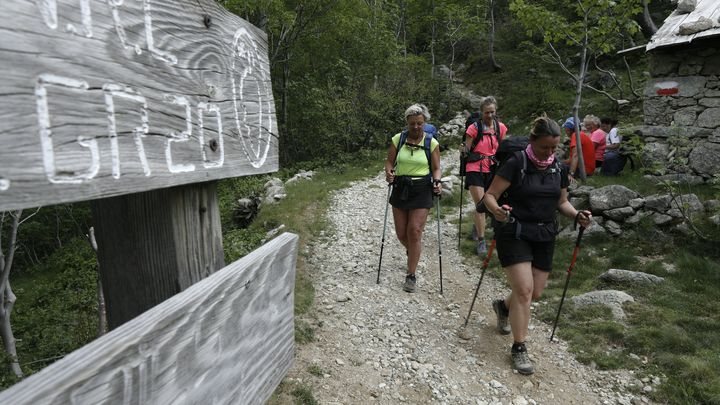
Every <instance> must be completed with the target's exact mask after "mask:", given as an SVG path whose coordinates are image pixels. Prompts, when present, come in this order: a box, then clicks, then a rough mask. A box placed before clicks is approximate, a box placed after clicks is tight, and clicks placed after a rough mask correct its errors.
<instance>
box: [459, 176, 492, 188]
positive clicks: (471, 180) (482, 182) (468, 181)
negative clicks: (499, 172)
mask: <svg viewBox="0 0 720 405" xmlns="http://www.w3.org/2000/svg"><path fill="white" fill-rule="evenodd" d="M491 182H492V174H490V173H480V172H467V173H465V190H470V186H476V187H482V188H483V189H484V190H485V191H487V189H488V188H490V183H491Z"/></svg>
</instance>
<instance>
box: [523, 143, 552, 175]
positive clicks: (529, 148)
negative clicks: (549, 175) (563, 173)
mask: <svg viewBox="0 0 720 405" xmlns="http://www.w3.org/2000/svg"><path fill="white" fill-rule="evenodd" d="M525 153H526V154H527V156H528V158H530V161H531V162H533V164H534V165H535V166H537V167H538V169H547V168H548V166H550V165H551V164H552V163H553V162H554V161H555V154H554V153H553V154H552V155H550V157H549V158H547V159H546V160H540V159H538V158H537V156H535V152H534V151H533V148H532V145H530V144H528V146H527V148H525Z"/></svg>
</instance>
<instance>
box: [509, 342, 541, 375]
mask: <svg viewBox="0 0 720 405" xmlns="http://www.w3.org/2000/svg"><path fill="white" fill-rule="evenodd" d="M510 356H511V357H512V368H513V370H517V372H518V373H520V374H523V375H530V374H532V373H534V372H535V367H534V366H533V364H532V361H530V356H528V352H527V348H526V347H525V344H524V343H522V344H517V343H516V344H514V345H513V347H512V349H511V350H510Z"/></svg>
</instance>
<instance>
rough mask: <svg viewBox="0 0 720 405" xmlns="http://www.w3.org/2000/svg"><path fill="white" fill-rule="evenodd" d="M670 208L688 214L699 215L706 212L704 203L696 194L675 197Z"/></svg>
mask: <svg viewBox="0 0 720 405" xmlns="http://www.w3.org/2000/svg"><path fill="white" fill-rule="evenodd" d="M670 207H671V208H675V209H678V210H680V211H685V212H686V213H688V214H699V213H702V212H703V211H705V207H704V206H703V203H702V201H700V199H699V198H698V196H696V195H695V194H684V195H681V196H678V197H675V199H674V200H672V201H671V202H670Z"/></svg>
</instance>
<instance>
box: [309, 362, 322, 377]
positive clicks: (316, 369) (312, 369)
mask: <svg viewBox="0 0 720 405" xmlns="http://www.w3.org/2000/svg"><path fill="white" fill-rule="evenodd" d="M308 373H310V374H312V375H314V376H316V377H322V376H323V375H324V374H325V370H323V368H322V367H320V366H319V365H317V364H311V365H310V366H308Z"/></svg>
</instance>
